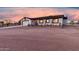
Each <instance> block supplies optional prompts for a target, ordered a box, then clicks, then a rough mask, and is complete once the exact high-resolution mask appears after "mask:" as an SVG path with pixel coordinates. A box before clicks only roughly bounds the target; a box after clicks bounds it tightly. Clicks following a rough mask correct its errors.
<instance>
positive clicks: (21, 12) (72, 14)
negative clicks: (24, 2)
mask: <svg viewBox="0 0 79 59" xmlns="http://www.w3.org/2000/svg"><path fill="white" fill-rule="evenodd" d="M62 14H64V15H65V16H67V17H68V19H71V20H72V19H74V20H79V8H77V7H58V8H57V7H56V8H55V7H49V8H44V7H42V8H41V7H40V8H34V7H32V8H31V7H30V8H29V7H27V8H25V7H19V8H14V7H12V8H11V7H0V20H5V19H10V20H12V21H18V20H20V19H21V18H22V17H25V16H26V17H40V16H49V15H62Z"/></svg>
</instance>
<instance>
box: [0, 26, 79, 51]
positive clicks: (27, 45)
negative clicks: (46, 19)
mask: <svg viewBox="0 0 79 59" xmlns="http://www.w3.org/2000/svg"><path fill="white" fill-rule="evenodd" d="M0 51H79V27H64V28H60V27H25V26H24V27H14V28H5V29H0Z"/></svg>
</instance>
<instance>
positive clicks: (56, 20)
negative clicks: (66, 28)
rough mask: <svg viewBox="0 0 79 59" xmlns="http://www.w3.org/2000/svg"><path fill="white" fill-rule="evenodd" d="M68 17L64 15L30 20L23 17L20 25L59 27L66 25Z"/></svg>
mask: <svg viewBox="0 0 79 59" xmlns="http://www.w3.org/2000/svg"><path fill="white" fill-rule="evenodd" d="M66 21H67V17H65V16H64V15H54V16H43V17H35V18H29V17H23V18H22V19H21V20H20V21H19V24H20V25H23V26H29V25H30V26H31V25H33V26H40V25H42V26H46V25H57V26H63V25H65V24H66Z"/></svg>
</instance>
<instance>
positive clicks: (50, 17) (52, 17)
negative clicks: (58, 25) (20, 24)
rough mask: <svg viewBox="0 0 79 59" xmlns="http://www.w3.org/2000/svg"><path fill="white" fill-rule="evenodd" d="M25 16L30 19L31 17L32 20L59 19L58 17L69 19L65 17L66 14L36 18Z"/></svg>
mask: <svg viewBox="0 0 79 59" xmlns="http://www.w3.org/2000/svg"><path fill="white" fill-rule="evenodd" d="M25 18H28V19H31V20H37V19H39V20H41V19H57V18H64V19H67V17H64V15H54V16H43V17H34V18H29V17H24V19H25Z"/></svg>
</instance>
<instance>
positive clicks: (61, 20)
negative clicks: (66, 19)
mask: <svg viewBox="0 0 79 59" xmlns="http://www.w3.org/2000/svg"><path fill="white" fill-rule="evenodd" d="M59 25H60V26H61V27H63V18H59Z"/></svg>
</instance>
